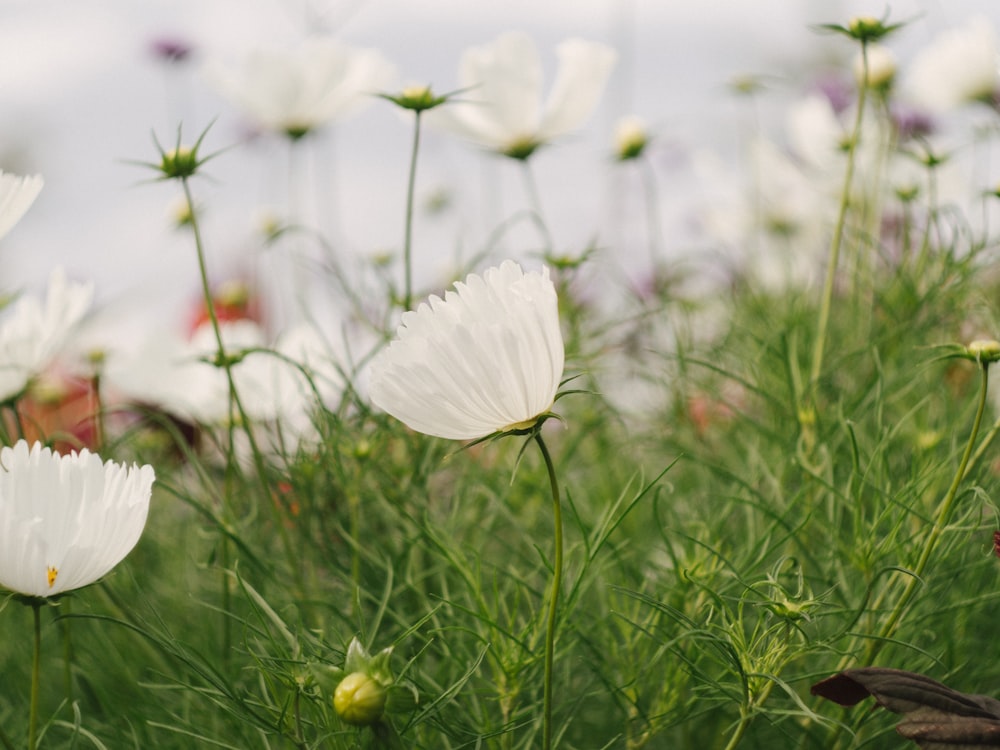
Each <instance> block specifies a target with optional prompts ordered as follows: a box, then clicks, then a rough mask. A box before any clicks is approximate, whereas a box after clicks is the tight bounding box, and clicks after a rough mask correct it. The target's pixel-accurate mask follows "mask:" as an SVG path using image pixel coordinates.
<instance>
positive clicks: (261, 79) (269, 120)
mask: <svg viewBox="0 0 1000 750" xmlns="http://www.w3.org/2000/svg"><path fill="white" fill-rule="evenodd" d="M207 75H208V77H209V79H210V80H211V81H212V82H213V83H214V84H215V86H216V88H217V89H218V90H219V91H220V93H222V94H223V95H224V96H225V97H227V98H228V99H229V100H231V101H232V102H233V103H234V104H235V105H236V106H237V107H239V108H240V109H242V110H243V111H244V112H245V113H246V114H247V115H248V116H249V117H250V118H251V119H252V120H254V121H255V122H256V123H257V124H258V125H259V126H260V127H262V128H265V129H266V130H271V131H274V132H278V133H284V134H286V135H289V136H291V137H293V138H297V137H300V136H302V135H305V134H306V133H308V132H309V131H311V130H315V129H316V128H318V127H320V126H322V125H325V124H327V123H328V122H330V121H332V120H335V119H339V118H342V117H345V116H347V115H349V114H353V113H354V112H356V111H358V110H359V109H360V108H361V107H363V106H364V105H365V104H367V103H368V101H369V100H370V99H371V95H372V94H375V93H377V92H378V91H379V90H381V89H382V88H383V87H384V86H386V85H387V84H388V83H389V81H391V80H392V77H393V67H392V65H391V64H390V63H389V62H388V61H386V60H385V58H383V57H382V55H381V54H380V53H379V52H377V51H376V50H371V49H357V48H354V47H349V46H346V45H344V44H341V43H339V42H337V41H334V40H332V39H326V38H319V37H314V38H310V39H306V40H305V41H304V42H302V44H300V45H299V46H298V47H296V48H295V49H291V50H283V49H270V50H267V49H259V50H256V51H254V52H252V53H251V54H250V55H249V56H248V58H247V60H246V62H245V64H244V66H243V67H242V68H240V69H238V70H236V69H229V68H227V67H224V66H222V65H219V64H214V65H210V66H209V68H208V70H207Z"/></svg>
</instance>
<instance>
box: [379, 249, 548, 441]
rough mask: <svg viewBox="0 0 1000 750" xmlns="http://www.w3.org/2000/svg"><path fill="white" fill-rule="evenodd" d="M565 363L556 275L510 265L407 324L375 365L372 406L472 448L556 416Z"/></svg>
mask: <svg viewBox="0 0 1000 750" xmlns="http://www.w3.org/2000/svg"><path fill="white" fill-rule="evenodd" d="M563 361H564V349H563V341H562V333H561V331H560V328H559V316H558V304H557V300H556V293H555V288H554V286H553V285H552V282H551V280H550V279H549V276H548V269H542V271H541V272H538V273H529V274H525V273H524V272H523V271H522V270H521V267H520V266H518V265H517V264H516V263H514V262H513V261H507V262H505V263H504V264H503V265H501V266H500V267H498V268H491V269H490V270H488V271H486V273H485V274H483V275H482V276H478V275H475V274H472V275H470V276H469V277H468V278H467V279H466V280H465V281H464V282H457V283H456V284H455V288H454V290H452V291H448V292H447V293H446V294H445V297H444V299H441V298H440V297H431V298H430V300H429V301H428V302H427V303H424V304H421V305H420V306H419V307H418V308H417V309H416V310H415V311H411V312H408V313H405V314H404V315H403V319H402V323H401V325H400V328H399V331H398V335H397V338H396V340H394V341H393V342H392V343H391V344H390V345H389V346H388V347H387V348H386V349H385V350H384V351H383V352H382V353H381V354H380V355H379V357H377V358H376V360H375V362H374V363H373V365H372V383H371V398H372V401H373V402H374V403H375V404H376V405H377V406H379V407H380V408H382V409H383V410H384V411H386V412H388V413H389V414H391V415H393V416H394V417H396V418H397V419H399V420H400V421H402V422H403V423H404V424H406V425H408V426H409V427H411V428H412V429H414V430H417V431H418V432H423V433H426V434H429V435H435V436H437V437H444V438H450V439H456V440H472V439H476V438H480V437H483V436H485V435H489V434H490V433H493V432H496V431H498V430H503V429H505V428H507V427H509V426H510V425H513V424H517V423H521V422H526V421H529V420H531V419H534V418H535V417H538V416H539V415H541V414H543V413H544V412H546V411H548V409H549V408H550V407H551V406H552V403H553V401H554V399H555V394H556V391H557V389H558V387H559V381H560V379H561V378H562V371H563Z"/></svg>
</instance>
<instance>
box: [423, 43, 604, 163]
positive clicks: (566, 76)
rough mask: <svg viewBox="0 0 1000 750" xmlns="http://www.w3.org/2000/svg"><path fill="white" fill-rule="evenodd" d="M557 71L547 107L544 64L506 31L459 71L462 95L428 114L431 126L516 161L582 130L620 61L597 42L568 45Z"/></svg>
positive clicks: (470, 54) (467, 57)
mask: <svg viewBox="0 0 1000 750" xmlns="http://www.w3.org/2000/svg"><path fill="white" fill-rule="evenodd" d="M557 55H558V57H559V69H558V72H557V74H556V78H555V82H554V83H553V85H552V90H551V91H550V92H549V96H548V99H546V100H545V102H544V105H543V102H542V62H541V59H540V57H539V54H538V48H537V47H536V46H535V43H534V41H533V40H532V39H531V37H529V36H528V35H527V34H525V33H522V32H508V33H506V34H503V35H501V36H500V37H498V38H497V39H496V40H495V41H493V42H491V43H489V44H485V45H483V46H480V47H472V48H470V49H468V50H466V52H465V53H464V55H463V56H462V61H461V63H460V67H459V86H460V87H462V89H467V91H464V92H463V94H462V95H461V96H460V97H457V98H455V99H452V100H451V101H450V102H449V103H448V105H447V106H444V107H438V108H436V109H434V110H432V111H430V112H428V113H427V116H428V117H429V118H431V119H430V121H431V122H433V123H435V124H437V125H439V126H441V127H444V128H447V129H450V130H453V131H455V132H457V133H458V134H459V135H462V136H464V137H466V138H469V139H470V140H472V141H474V142H476V143H479V144H480V145H483V146H486V147H487V148H489V149H492V150H494V151H498V152H500V153H503V154H506V155H507V156H512V157H515V158H521V159H523V158H527V156H529V155H530V154H531V152H532V151H534V150H535V149H536V148H537V147H539V146H541V145H543V144H545V143H548V142H549V141H551V140H552V139H554V138H557V137H559V136H562V135H565V134H567V133H569V132H571V131H573V130H575V129H577V128H579V127H580V126H581V125H582V124H583V122H584V121H585V120H586V119H587V118H588V117H589V116H590V114H591V112H593V110H594V107H596V106H597V102H598V100H599V99H600V97H601V94H602V93H603V92H604V87H605V84H606V83H607V80H608V77H609V76H610V75H611V70H612V68H613V67H614V64H615V59H616V57H617V55H616V53H615V51H614V50H613V49H612V48H611V47H608V46H607V45H604V44H600V43H599V42H591V41H587V40H584V39H568V40H566V41H564V42H562V43H561V44H560V45H559V46H558V48H557Z"/></svg>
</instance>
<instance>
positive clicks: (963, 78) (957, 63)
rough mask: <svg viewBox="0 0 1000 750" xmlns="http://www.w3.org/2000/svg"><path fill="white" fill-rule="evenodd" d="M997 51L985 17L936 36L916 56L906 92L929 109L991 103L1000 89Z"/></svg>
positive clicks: (991, 29) (990, 26) (999, 60)
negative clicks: (973, 103)
mask: <svg viewBox="0 0 1000 750" xmlns="http://www.w3.org/2000/svg"><path fill="white" fill-rule="evenodd" d="M998 65H1000V50H998V47H997V35H996V30H995V29H994V27H993V24H992V23H991V22H990V21H989V20H987V19H986V18H985V17H982V16H977V17H975V18H972V19H971V20H970V21H969V22H968V23H966V25H965V26H963V27H961V28H957V29H951V30H948V31H945V32H944V33H942V34H940V35H939V36H938V37H937V38H935V39H934V40H933V41H932V42H931V43H930V44H929V45H928V46H927V47H925V48H924V49H923V50H921V52H920V53H919V54H918V55H917V57H916V58H915V59H914V61H913V65H912V67H911V69H910V76H909V79H908V91H909V93H910V95H911V96H912V97H913V99H914V100H915V101H916V102H917V103H918V104H921V105H923V106H925V107H927V108H928V109H931V110H937V111H942V110H947V109H951V108H953V107H957V106H959V105H962V104H967V103H970V102H975V101H985V102H988V103H990V104H992V103H993V98H994V96H995V95H996V93H997V89H998V88H1000V69H998Z"/></svg>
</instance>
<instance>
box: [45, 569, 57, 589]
mask: <svg viewBox="0 0 1000 750" xmlns="http://www.w3.org/2000/svg"><path fill="white" fill-rule="evenodd" d="M46 572H47V573H48V577H49V588H52V586H53V584H55V582H56V576H57V575H59V568H53V567H52V566H51V565H50V566H49V567H48V568H47V569H46Z"/></svg>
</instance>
